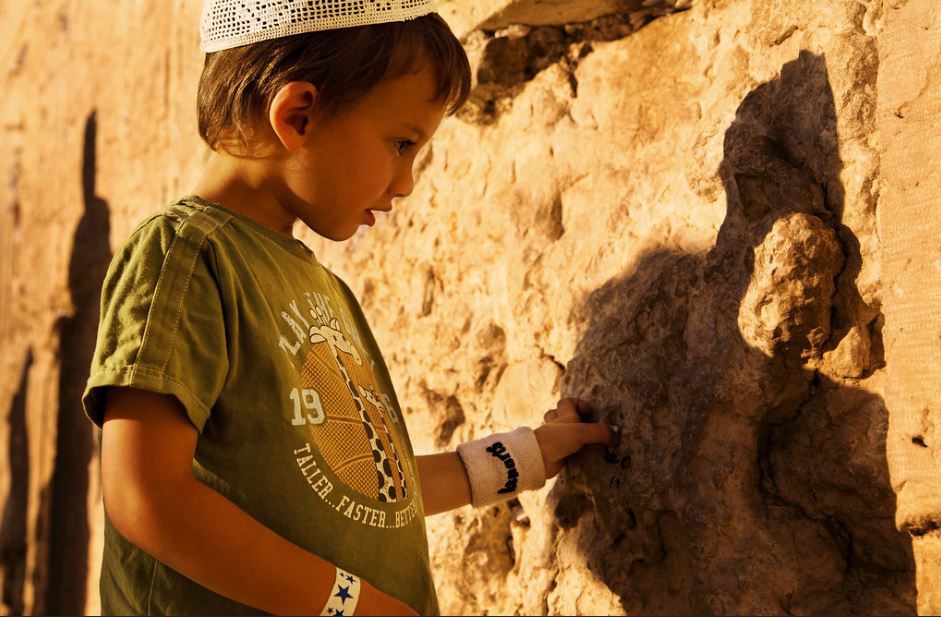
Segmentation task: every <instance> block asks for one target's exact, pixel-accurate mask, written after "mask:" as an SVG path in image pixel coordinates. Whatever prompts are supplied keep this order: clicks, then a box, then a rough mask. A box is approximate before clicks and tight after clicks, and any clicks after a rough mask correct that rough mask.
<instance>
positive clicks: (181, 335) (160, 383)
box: [82, 212, 229, 432]
mask: <svg viewBox="0 0 941 617" xmlns="http://www.w3.org/2000/svg"><path fill="white" fill-rule="evenodd" d="M220 224H221V223H220V222H219V221H217V220H215V219H213V218H211V217H209V216H207V215H205V214H204V213H201V212H196V213H193V214H191V215H189V216H186V217H185V218H183V220H182V221H180V220H179V219H176V218H174V217H170V216H164V215H161V216H156V217H154V218H151V219H150V220H148V221H145V222H144V223H142V224H141V225H140V226H139V227H138V228H137V229H136V230H134V232H133V233H132V234H131V237H130V238H129V239H128V241H127V243H126V244H125V246H124V247H123V248H122V249H121V250H120V251H119V252H118V253H117V254H116V255H115V257H114V258H113V259H112V261H111V265H110V266H109V268H108V273H107V275H106V277H105V281H104V284H103V286H102V290H101V318H100V322H99V325H98V340H97V345H96V348H95V355H94V357H93V359H92V366H91V371H90V377H89V379H88V383H87V385H86V388H85V393H84V395H83V396H82V404H83V405H84V408H85V413H86V415H87V416H88V417H89V419H90V420H91V421H92V422H94V423H95V424H96V425H97V426H99V427H101V426H102V425H103V423H104V406H105V396H104V394H105V388H106V387H107V386H129V387H134V388H139V389H142V390H149V391H152V392H159V393H163V394H172V395H173V396H175V397H176V398H177V399H179V401H180V403H182V404H183V407H184V408H185V409H186V413H187V415H188V417H189V419H190V421H191V422H192V423H193V425H194V426H195V427H196V428H197V430H198V431H199V432H202V430H203V427H204V426H205V423H206V421H207V420H208V419H209V416H210V413H211V410H212V407H213V405H214V403H215V401H216V400H217V399H218V398H219V395H220V393H221V392H222V388H223V386H224V384H225V380H226V375H227V374H228V367H229V364H228V356H227V347H226V338H225V332H226V328H225V322H224V311H223V308H222V299H221V296H220V291H219V286H218V284H217V278H216V276H215V272H216V269H215V263H214V258H213V251H212V245H211V243H210V242H209V239H210V236H211V234H212V232H213V231H214V230H215V228H216V227H218V226H219V225H220Z"/></svg>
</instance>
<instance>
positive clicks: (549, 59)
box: [457, 3, 689, 124]
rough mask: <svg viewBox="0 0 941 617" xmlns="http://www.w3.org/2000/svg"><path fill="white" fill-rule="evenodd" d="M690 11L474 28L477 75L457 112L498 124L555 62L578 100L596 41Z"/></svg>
mask: <svg viewBox="0 0 941 617" xmlns="http://www.w3.org/2000/svg"><path fill="white" fill-rule="evenodd" d="M688 9H689V6H688V5H687V4H684V3H679V4H677V5H673V6H668V5H663V6H657V7H654V6H648V7H645V9H643V10H639V11H638V10H635V11H628V12H625V13H613V14H610V15H603V16H601V17H598V18H596V19H592V20H590V21H585V22H578V23H569V24H565V25H553V26H532V27H531V26H527V25H521V24H513V25H510V26H508V27H506V28H503V29H499V30H494V29H491V30H487V29H479V30H475V31H474V32H471V33H470V34H469V35H467V36H466V37H464V40H463V41H462V43H463V44H464V46H465V47H466V48H467V49H468V55H469V56H470V57H471V59H472V63H471V66H472V69H473V72H474V79H473V86H472V89H471V94H470V98H469V99H468V103H467V105H465V106H464V107H463V108H462V109H461V110H460V111H459V112H458V114H457V116H458V117H459V118H460V119H462V120H464V121H465V122H468V123H473V124H491V123H493V122H495V121H496V119H497V118H498V117H499V115H500V114H501V113H502V112H503V111H505V110H506V109H508V108H509V106H510V105H511V104H512V100H513V99H514V98H515V97H516V96H517V95H518V94H519V93H520V92H522V90H523V88H524V87H525V85H526V84H527V83H528V82H530V81H532V79H533V78H535V77H536V75H538V74H539V73H541V72H542V71H543V70H545V69H546V68H548V67H550V66H552V65H555V64H561V66H562V68H563V69H564V70H565V72H566V74H567V76H568V80H569V84H570V86H571V90H572V97H573V98H575V97H577V96H578V79H577V78H576V77H575V70H576V69H577V68H578V64H579V62H581V60H582V59H583V58H585V57H586V56H588V55H589V54H591V53H592V51H594V46H593V45H592V43H599V42H607V41H616V40H618V39H622V38H625V37H627V36H630V35H631V34H633V33H634V32H637V31H638V30H639V29H641V28H642V27H644V26H645V25H647V24H648V23H650V22H651V21H653V20H654V19H656V18H658V17H661V16H664V15H669V14H672V13H678V12H682V11H685V10H688Z"/></svg>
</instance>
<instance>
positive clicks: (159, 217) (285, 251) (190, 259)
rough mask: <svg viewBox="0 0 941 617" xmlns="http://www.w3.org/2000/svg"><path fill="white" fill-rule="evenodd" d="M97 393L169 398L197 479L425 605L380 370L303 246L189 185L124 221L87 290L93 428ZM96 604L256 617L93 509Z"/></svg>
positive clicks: (421, 557) (402, 452) (412, 500)
mask: <svg viewBox="0 0 941 617" xmlns="http://www.w3.org/2000/svg"><path fill="white" fill-rule="evenodd" d="M104 386H132V387H135V388H140V389H142V390H150V391H154V392H161V393H167V394H171V395H173V396H175V397H176V398H177V399H179V401H180V402H181V403H182V405H183V407H184V408H185V409H186V413H187V415H188V417H189V419H190V421H191V422H192V423H193V425H194V426H195V427H196V428H197V429H198V430H199V436H198V440H197V443H196V454H195V458H194V460H193V471H194V473H195V475H196V477H197V478H199V480H201V481H202V482H204V483H205V484H207V485H208V486H210V487H211V488H213V489H214V490H216V491H218V492H219V493H221V494H222V495H224V496H225V497H227V498H228V499H230V500H231V501H233V502H234V503H235V504H236V505H238V506H239V507H240V508H241V509H243V510H244V511H245V512H247V513H248V514H250V515H251V516H252V517H254V518H255V519H256V520H258V521H259V522H261V523H262V524H263V525H265V526H266V527H268V528H270V529H272V530H273V531H275V532H276V533H278V534H279V535H281V536H282V537H284V538H286V539H287V540H289V541H291V542H293V543H295V544H297V545H298V546H300V547H302V548H304V549H306V550H308V551H310V552H312V553H315V554H316V555H319V556H320V557H322V558H324V559H326V560H328V561H330V562H332V563H334V564H335V565H337V566H338V567H340V568H342V569H344V570H347V571H349V572H352V573H354V574H358V575H359V576H361V577H362V578H364V579H365V580H367V581H369V582H370V583H371V584H372V585H374V586H375V587H377V588H378V589H380V590H381V591H383V592H385V593H388V594H389V595H391V596H393V597H396V598H398V599H399V600H401V601H402V602H404V603H405V604H407V605H409V606H410V607H412V608H413V609H415V610H416V611H417V612H419V613H421V614H424V615H437V614H439V609H438V602H437V597H436V595H435V589H434V584H433V581H432V576H431V571H430V564H429V556H428V541H427V536H426V534H425V522H424V511H423V506H422V500H421V487H420V485H419V478H418V470H417V466H416V461H415V456H414V453H413V451H412V445H411V442H410V441H409V437H408V432H407V431H406V427H405V423H404V419H403V417H402V413H401V409H400V407H399V403H398V400H397V399H396V396H395V391H394V389H393V387H392V381H391V379H390V377H389V372H388V370H387V368H386V365H385V362H384V361H383V359H382V354H381V353H380V351H379V348H378V346H377V345H376V341H375V339H374V338H373V336H372V333H371V331H370V329H369V325H368V324H367V322H366V319H365V317H364V315H363V312H362V310H361V308H360V306H359V303H358V302H357V301H356V298H355V297H354V295H353V293H352V292H351V291H350V289H349V287H347V285H346V284H345V283H344V282H343V281H342V280H340V279H339V278H338V277H337V276H336V275H334V274H333V273H332V272H330V270H328V269H327V268H325V267H324V266H323V265H321V264H320V263H319V262H318V261H317V259H316V258H315V256H314V254H313V253H312V252H311V251H310V250H309V249H308V248H307V247H306V246H305V245H304V244H303V243H301V242H300V241H298V240H294V239H291V238H288V237H286V236H283V235H281V234H278V233H277V232H275V231H273V230H271V229H269V228H267V227H265V226H263V225H261V224H259V223H256V222H255V221H253V220H252V219H250V218H247V217H245V216H242V215H240V214H237V213H235V212H232V211H230V210H227V209H225V208H223V207H222V206H221V205H219V204H215V203H213V202H209V201H206V200H204V199H201V198H199V197H197V196H195V195H188V196H186V197H183V198H182V199H180V200H179V201H176V202H174V203H172V204H169V205H168V206H167V207H166V208H164V209H163V210H162V211H160V212H159V213H157V214H156V215H154V216H152V217H150V218H149V219H147V220H146V221H144V222H143V223H141V224H140V225H139V226H138V227H137V228H136V229H135V230H134V231H133V233H132V234H131V236H130V238H129V239H128V241H127V243H126V244H125V246H124V247H123V248H122V249H121V250H120V251H119V252H118V253H117V254H116V255H115V257H114V259H113V260H112V262H111V266H110V268H109V270H108V274H107V277H106V279H105V282H104V285H103V288H102V294H101V322H100V325H99V330H98V344H97V348H96V350H95V356H94V359H93V361H92V367H91V377H90V378H89V380H88V386H87V389H86V391H85V394H84V397H83V403H84V405H85V410H86V413H87V414H88V416H89V418H90V419H91V420H92V421H93V422H95V424H97V425H98V426H99V427H100V426H101V425H102V420H103V415H104V399H105V394H106V389H105V388H104ZM194 550H199V549H198V547H194ZM266 565H267V564H264V563H259V564H257V567H258V568H259V570H262V569H264V568H265V567H266ZM332 580H333V575H332V574H331V581H332ZM311 582H312V584H313V582H314V581H311ZM324 600H325V601H326V598H325V599H324ZM101 601H102V611H103V612H104V613H105V614H219V615H234V614H252V613H253V614H258V613H259V610H258V609H256V608H252V607H248V606H245V605H243V604H240V603H238V602H235V601H233V600H230V599H227V598H224V597H222V596H220V595H218V594H216V593H214V592H212V591H210V590H208V589H206V588H204V587H202V586H200V585H198V584H197V583H195V582H193V581H191V580H189V579H187V578H186V577H185V576H183V575H182V574H180V573H178V572H176V571H174V570H172V569H171V568H169V567H167V566H166V565H164V564H162V563H161V562H159V561H157V560H156V559H154V558H153V557H151V556H150V555H149V554H147V553H145V552H144V551H143V550H141V549H139V548H138V547H136V546H134V545H133V544H131V543H130V542H129V541H127V540H126V539H125V538H123V537H122V536H121V534H120V533H118V532H117V530H115V528H114V527H113V526H112V525H111V524H110V522H109V521H108V520H107V517H106V520H105V548H104V558H103V564H102V573H101Z"/></svg>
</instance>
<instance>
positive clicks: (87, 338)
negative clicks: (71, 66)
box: [35, 111, 112, 615]
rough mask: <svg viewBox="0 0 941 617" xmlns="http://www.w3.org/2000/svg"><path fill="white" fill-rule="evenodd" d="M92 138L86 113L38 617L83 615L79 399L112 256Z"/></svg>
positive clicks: (86, 457) (84, 444) (87, 432)
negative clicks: (71, 308) (80, 202)
mask: <svg viewBox="0 0 941 617" xmlns="http://www.w3.org/2000/svg"><path fill="white" fill-rule="evenodd" d="M96 134H97V121H96V113H95V112H94V111H92V113H91V114H90V115H89V116H88V119H87V120H86V123H85V138H84V152H83V156H82V197H83V201H84V206H85V210H84V215H83V216H82V219H81V221H80V222H79V224H78V228H77V229H76V231H75V238H74V242H73V244H72V258H71V261H70V262H69V290H70V291H71V294H72V302H73V304H74V306H75V312H74V313H73V314H72V315H71V316H69V317H64V318H62V319H60V320H59V322H58V324H57V329H58V333H59V348H60V350H61V358H60V362H61V373H60V378H59V414H58V433H57V437H56V461H55V468H54V471H53V476H52V483H51V487H50V490H49V493H48V494H50V495H51V503H50V519H49V521H50V522H49V527H50V528H49V554H48V563H47V566H46V567H47V568H48V578H47V580H48V585H47V587H46V589H45V594H43V595H44V597H45V606H44V607H40V606H38V603H39V601H40V599H39V598H38V597H37V606H36V611H35V612H37V614H42V613H50V614H55V615H69V614H72V615H80V614H83V613H84V612H85V602H86V598H85V595H86V586H87V583H88V574H89V573H88V548H89V547H88V544H89V539H90V531H89V520H88V491H89V477H88V473H89V463H90V462H91V461H92V457H93V456H95V455H96V452H97V440H96V438H95V434H94V432H93V430H92V429H93V427H92V424H91V422H89V421H88V420H87V419H86V418H85V413H84V411H83V409H82V402H81V399H82V392H83V391H84V389H85V383H86V381H87V380H88V371H89V368H90V366H91V360H92V355H93V354H94V352H95V342H96V337H97V332H98V315H99V301H100V294H101V285H102V282H103V281H104V278H105V273H106V272H107V270H108V264H109V263H110V262H111V256H112V254H111V247H110V231H111V227H110V218H109V208H108V203H107V202H106V201H105V200H103V199H101V198H100V197H98V196H97V195H95V161H96V150H95V142H96ZM99 498H100V497H99ZM40 609H42V610H40Z"/></svg>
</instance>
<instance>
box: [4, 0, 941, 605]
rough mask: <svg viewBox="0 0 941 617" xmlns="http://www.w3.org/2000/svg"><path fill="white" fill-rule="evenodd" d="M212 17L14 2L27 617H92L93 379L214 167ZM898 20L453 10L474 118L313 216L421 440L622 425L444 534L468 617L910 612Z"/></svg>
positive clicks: (444, 523) (9, 598)
mask: <svg viewBox="0 0 941 617" xmlns="http://www.w3.org/2000/svg"><path fill="white" fill-rule="evenodd" d="M919 2H921V5H919V6H921V9H920V10H921V11H922V13H923V14H927V13H931V14H932V15H933V14H934V13H933V9H932V7H931V6H930V0H912V6H914V5H918V3H919ZM199 4H200V3H199V2H198V0H172V1H167V2H165V3H133V4H132V5H128V4H121V5H120V6H118V5H114V6H110V5H109V6H104V5H103V3H82V4H81V5H79V4H75V3H69V2H66V1H65V0H53V1H52V2H38V1H35V0H33V1H28V2H19V3H14V4H11V3H6V4H5V5H3V6H2V7H0V17H3V18H4V19H3V21H2V23H3V24H4V26H3V29H4V31H5V33H6V36H5V37H4V40H5V41H6V42H5V43H3V44H2V46H0V53H2V59H3V63H2V65H0V66H2V67H3V70H4V73H3V77H2V78H3V80H4V81H5V85H6V92H8V93H12V94H11V95H10V96H7V97H4V99H3V100H2V102H0V114H2V116H0V117H2V119H3V125H2V130H3V141H2V148H0V153H2V157H3V158H0V166H2V169H3V173H4V174H5V175H4V177H5V178H6V181H5V182H3V183H0V341H2V346H3V347H2V348H3V350H4V352H5V353H4V354H3V355H2V360H0V374H2V375H3V376H4V377H5V378H4V379H3V380H0V410H2V412H3V414H4V417H5V418H7V421H6V422H0V460H4V461H5V462H4V463H0V503H2V504H4V511H3V518H2V526H0V542H2V546H0V572H2V578H3V583H2V596H0V599H2V603H3V605H4V606H3V608H4V609H5V610H6V611H7V612H10V613H22V612H26V613H46V612H60V613H66V612H81V611H83V610H86V611H88V612H95V611H97V610H98V605H97V597H96V593H95V590H96V588H97V571H96V567H97V566H96V564H97V559H98V556H99V555H100V551H101V547H100V543H101V537H100V534H101V508H100V486H99V483H98V481H97V473H98V468H97V461H96V456H95V452H96V449H97V445H96V441H95V435H94V434H93V432H92V431H91V430H90V428H89V425H88V424H87V423H86V422H85V421H84V419H83V418H82V417H81V415H80V414H81V410H80V406H79V404H78V402H77V397H78V393H79V392H80V391H81V387H82V385H83V383H84V380H85V378H86V374H87V363H88V359H89V357H90V354H91V350H92V347H93V341H94V333H95V325H96V323H95V320H96V319H97V288H98V285H100V281H101V278H102V277H103V268H104V267H105V266H106V264H107V262H108V259H109V258H110V255H111V254H112V247H117V246H119V245H120V243H121V242H122V241H123V239H124V238H125V237H126V236H127V234H128V232H129V231H130V229H131V228H132V227H133V226H134V225H135V224H136V222H137V221H138V220H140V218H142V217H143V216H144V215H145V214H147V213H149V212H151V211H153V210H155V209H157V208H159V207H160V206H161V205H163V203H165V202H166V201H168V200H170V199H173V198H175V197H177V196H179V195H181V194H184V193H185V192H188V191H189V189H190V188H191V187H192V186H193V185H194V184H195V181H196V179H197V178H198V175H199V173H200V171H201V165H202V164H203V162H204V161H205V158H206V150H205V147H204V146H203V145H202V144H201V142H200V141H199V140H198V136H197V134H196V127H195V115H194V113H193V110H194V101H195V92H196V81H197V79H198V76H199V69H200V67H201V61H202V56H201V54H199V52H198V49H197V37H198V35H197V33H196V29H195V26H194V25H195V24H196V23H197V22H198V14H199ZM906 4H907V3H906V2H905V0H885V1H883V0H821V1H820V2H817V3H814V6H813V9H812V10H811V9H809V8H808V4H807V3H806V2H804V1H803V0H695V1H694V2H686V1H682V0H606V1H605V2H580V1H577V0H570V1H564V0H545V1H543V2H539V1H538V0H487V1H485V2H465V1H464V0H460V1H457V0H453V1H450V2H442V3H441V5H440V6H441V9H440V10H441V13H442V14H443V15H445V17H446V18H447V19H448V20H449V22H450V23H451V24H452V26H453V27H454V30H455V31H456V32H457V33H458V34H459V35H460V36H462V37H463V40H464V41H465V43H466V47H467V49H468V53H469V55H470V57H471V59H472V62H473V65H474V69H475V84H474V93H473V96H472V100H471V102H470V103H469V104H468V106H467V107H466V108H465V109H463V110H462V111H461V112H460V113H459V114H458V116H457V117H453V118H449V119H447V120H446V121H445V122H444V123H443V124H442V126H441V129H440V130H439V132H438V134H437V136H436V137H435V139H434V141H433V142H432V144H431V145H430V146H429V147H428V148H427V149H426V151H425V153H424V154H423V156H422V159H421V161H419V163H418V165H417V174H416V188H415V191H414V193H413V194H412V195H411V196H410V197H408V198H407V199H405V200H402V201H400V202H399V203H397V204H396V207H395V210H394V211H393V212H392V213H391V214H390V215H388V216H385V215H380V219H379V221H378V222H377V225H376V226H375V227H373V228H365V227H364V228H362V229H361V231H360V232H359V233H358V234H357V235H356V236H355V237H354V238H352V239H351V240H349V241H347V242H345V243H339V244H338V243H333V242H330V241H327V240H324V239H322V238H316V237H314V236H313V235H312V234H311V233H309V232H306V233H305V231H304V230H300V229H299V230H298V233H299V235H300V237H302V238H303V239H304V240H305V241H307V242H308V243H309V244H310V246H311V247H312V248H314V250H315V251H316V252H317V254H318V257H319V258H320V260H321V261H322V262H324V263H325V264H327V265H328V266H329V267H330V268H332V269H333V270H334V271H335V272H337V273H338V274H339V275H340V276H341V277H342V278H344V280H346V281H347V282H348V283H349V284H350V285H351V287H352V288H353V290H354V291H355V292H356V294H357V295H358V297H359V298H360V299H361V301H362V304H363V306H364V310H365V312H366V314H367V316H368V318H369V319H370V322H371V324H372V326H373V329H374V332H375V334H376V337H377V340H378V342H379V344H380V346H381V348H382V349H383V350H384V354H385V357H386V361H387V363H388V365H389V368H390V371H391V373H392V377H393V381H394V383H395V384H396V388H397V392H398V396H399V399H400V401H401V402H402V405H403V407H404V411H405V412H406V417H407V421H408V424H409V428H410V432H411V434H412V439H413V442H414V443H415V444H416V448H417V450H418V451H419V453H431V452H436V451H441V450H446V449H453V448H454V447H455V446H456V445H457V444H458V443H460V442H462V441H465V440H468V439H473V438H475V437H479V436H482V435H484V434H487V433H488V432H492V431H495V430H506V429H510V428H513V427H515V426H518V425H520V424H530V425H533V426H535V425H536V424H537V423H538V422H539V421H540V420H541V417H542V414H543V412H544V411H546V410H547V409H550V408H552V407H553V406H554V405H555V403H556V401H557V400H558V399H559V398H561V397H566V396H577V397H580V398H583V399H585V400H587V401H588V402H589V403H590V404H591V405H592V406H593V407H594V409H595V410H596V414H597V418H598V419H599V420H603V421H608V422H616V423H618V424H620V425H621V426H622V428H623V431H624V437H625V438H624V439H623V441H622V444H621V447H620V449H619V451H618V452H616V453H615V454H614V455H605V453H604V452H603V451H602V450H600V449H599V450H597V451H596V450H594V449H589V450H587V451H585V452H583V453H582V454H580V455H578V456H576V457H573V459H572V461H571V464H570V465H569V467H568V469H567V470H566V471H564V472H563V473H562V474H561V475H560V476H559V477H558V478H557V479H555V480H552V481H550V482H549V483H548V484H547V486H546V487H545V488H544V489H542V490H540V491H535V492H531V493H526V494H523V495H521V496H520V497H519V499H518V500H513V501H511V502H509V503H507V504H504V505H502V506H498V507H492V508H486V509H481V510H472V509H471V508H470V507H466V508H462V509H460V510H457V511H454V512H451V513H446V514H441V515H437V516H435V517H433V518H431V519H429V529H430V536H431V538H430V539H431V544H432V547H433V548H432V550H433V555H432V557H433V562H434V567H435V572H436V582H437V586H438V590H439V595H440V598H441V604H442V609H443V610H444V611H445V612H446V613H450V614H481V613H488V614H516V613H519V614H576V613H581V614H625V613H626V614H630V613H638V612H641V613H693V612H695V613H743V612H752V613H754V612H775V613H822V612H827V613H836V612H840V613H850V612H852V613H911V612H913V611H914V610H915V606H916V604H915V603H916V579H915V564H914V559H913V552H912V542H911V539H910V536H909V535H908V534H903V533H900V532H898V531H896V527H895V521H894V517H895V513H896V497H895V493H894V491H893V489H892V485H891V484H890V476H889V471H888V463H887V460H886V432H887V426H888V411H887V409H893V412H894V408H893V406H892V405H891V404H887V402H886V399H885V394H886V390H887V375H888V374H889V373H890V371H892V370H893V365H892V363H891V360H887V357H890V354H888V352H889V350H887V348H886V345H885V344H884V342H883V341H884V340H891V336H892V335H890V334H889V333H892V332H895V331H893V330H892V328H893V325H892V323H891V321H888V320H887V319H886V318H885V317H884V315H883V308H882V307H883V303H884V296H885V293H886V292H885V288H886V284H885V277H884V276H883V272H882V261H883V255H884V254H886V249H885V248H884V244H883V243H884V241H885V237H884V235H883V234H882V231H881V228H880V219H879V216H878V215H879V209H880V206H882V205H884V204H883V192H884V191H885V190H886V187H891V186H892V183H893V182H894V176H887V175H886V174H885V173H884V172H883V170H882V168H881V162H880V161H881V157H882V155H883V151H884V149H885V146H884V145H883V144H882V142H881V141H880V135H881V133H880V128H881V127H884V126H885V121H884V118H885V113H884V112H882V111H880V110H882V109H889V107H886V106H885V105H881V106H880V105H879V103H880V97H882V96H883V94H882V92H881V91H880V89H879V88H881V87H882V84H884V83H885V79H886V75H885V74H882V73H881V71H880V57H885V56H886V54H885V49H884V48H881V47H882V46H883V42H882V41H883V36H882V33H883V29H884V28H885V27H886V24H887V23H888V24H889V25H890V26H891V25H892V24H894V23H899V20H904V19H918V18H919V17H918V14H916V15H915V16H914V17H913V16H912V15H911V14H910V13H906V14H904V15H903V13H904V12H905V11H912V10H915V9H913V8H912V6H909V7H908V8H906ZM922 5H923V6H922ZM916 8H917V7H916ZM919 23H920V22H919ZM927 23H929V25H930V24H931V23H933V24H935V26H934V27H935V28H936V23H937V22H930V21H929V22H927ZM930 40H937V39H936V38H935V39H929V41H930ZM892 43H893V45H896V46H899V47H901V48H904V47H905V45H906V42H905V40H900V39H899V38H898V37H895V38H893V39H892ZM925 45H926V46H927V45H928V43H926V44H925ZM925 48H926V49H927V48H928V47H925ZM932 49H933V48H932ZM880 52H881V53H880ZM925 57H926V58H927V59H928V61H929V62H933V63H934V64H933V65H932V66H934V67H937V66H941V64H939V63H941V60H939V58H938V56H937V55H936V54H935V55H931V54H927V55H926V56H925ZM893 70H894V71H900V69H899V68H897V67H896V68H894V69H893ZM932 71H933V69H932ZM929 72H931V71H929ZM934 72H936V71H934ZM893 74H894V73H893ZM932 74H933V73H932ZM931 83H933V82H931ZM886 113H887V112H886ZM880 114H882V115H880ZM900 119H901V118H900ZM906 126H907V125H905V124H904V123H901V124H897V125H893V130H895V131H896V133H898V134H905V131H906V130H909V129H907V128H906ZM922 143H930V141H929V140H928V138H927V137H926V138H925V139H924V140H923V141H922ZM931 151H932V152H933V150H931ZM934 194H935V195H936V194H937V191H935V192H934ZM919 223H920V221H908V222H907V224H908V225H918V224H919ZM884 332H886V333H887V334H886V335H885V336H884ZM900 336H902V338H904V335H900ZM902 366H906V367H908V366H909V365H903V364H901V363H900V364H899V367H900V368H901V367H902ZM894 370H896V371H897V370H899V369H894ZM906 370H909V371H911V370H914V369H913V368H906ZM923 370H924V369H923ZM927 370H929V371H930V370H931V368H930V366H929V368H928V369H927ZM934 370H935V371H937V370H938V368H937V366H935V367H934ZM935 375H936V373H935ZM919 579H921V576H919ZM922 590H924V587H922Z"/></svg>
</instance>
